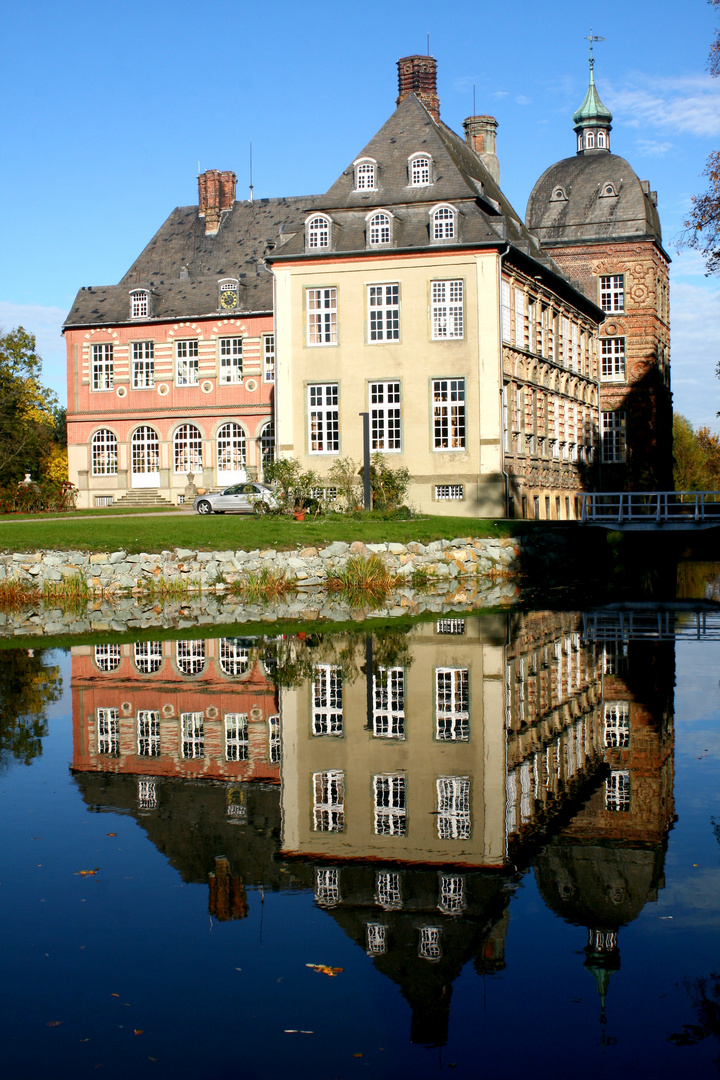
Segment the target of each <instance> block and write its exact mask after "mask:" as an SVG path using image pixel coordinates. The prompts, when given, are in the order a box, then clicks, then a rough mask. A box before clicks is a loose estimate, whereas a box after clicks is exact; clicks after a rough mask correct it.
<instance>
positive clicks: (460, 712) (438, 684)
mask: <svg viewBox="0 0 720 1080" xmlns="http://www.w3.org/2000/svg"><path fill="white" fill-rule="evenodd" d="M435 738H436V739H437V740H438V741H439V742H468V741H469V739H470V671H469V669H468V668H455V667H440V668H435Z"/></svg>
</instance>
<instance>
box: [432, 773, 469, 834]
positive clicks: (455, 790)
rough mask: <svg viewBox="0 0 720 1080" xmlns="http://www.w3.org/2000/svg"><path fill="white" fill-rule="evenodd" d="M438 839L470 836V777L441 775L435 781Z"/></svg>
mask: <svg viewBox="0 0 720 1080" xmlns="http://www.w3.org/2000/svg"><path fill="white" fill-rule="evenodd" d="M436 789H437V831H438V838H439V839H440V840H468V839H469V838H470V777H469V776H441V777H439V779H438V780H437V781H436Z"/></svg>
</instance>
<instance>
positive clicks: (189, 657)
mask: <svg viewBox="0 0 720 1080" xmlns="http://www.w3.org/2000/svg"><path fill="white" fill-rule="evenodd" d="M175 662H176V663H177V666H178V671H181V672H182V674H183V675H199V674H200V673H201V671H203V670H204V668H205V642H204V641H203V640H202V638H198V639H195V640H193V639H187V640H185V639H183V640H180V641H176V642H175Z"/></svg>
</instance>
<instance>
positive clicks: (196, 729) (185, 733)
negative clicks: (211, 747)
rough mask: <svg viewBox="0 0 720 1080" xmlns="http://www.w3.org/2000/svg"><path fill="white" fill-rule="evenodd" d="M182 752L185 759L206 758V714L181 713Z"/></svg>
mask: <svg viewBox="0 0 720 1080" xmlns="http://www.w3.org/2000/svg"><path fill="white" fill-rule="evenodd" d="M180 732H181V750H182V756H183V757H184V758H201V757H205V714H204V713H201V712H184V713H180Z"/></svg>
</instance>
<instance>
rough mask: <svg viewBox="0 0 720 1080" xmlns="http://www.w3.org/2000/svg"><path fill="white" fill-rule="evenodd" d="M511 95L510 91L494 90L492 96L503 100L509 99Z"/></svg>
mask: <svg viewBox="0 0 720 1080" xmlns="http://www.w3.org/2000/svg"><path fill="white" fill-rule="evenodd" d="M509 93H510V91H509V90H493V94H492V96H493V97H495V98H503V97H507V96H508V94H509Z"/></svg>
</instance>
